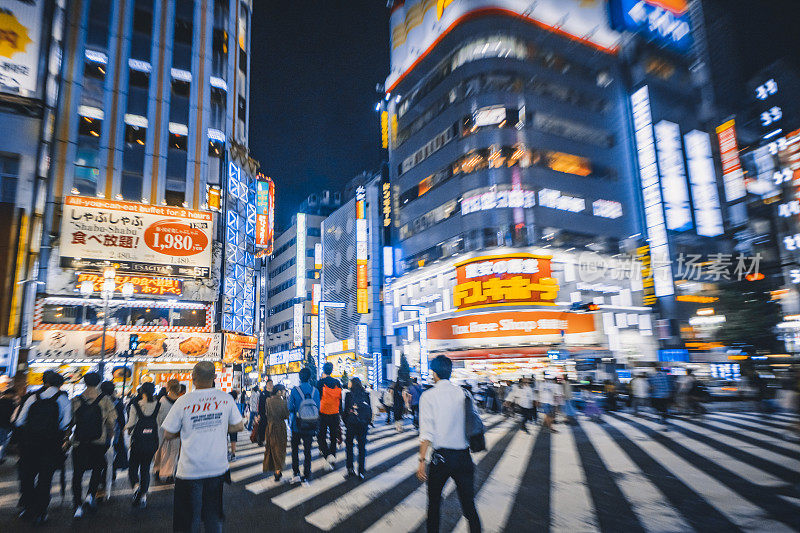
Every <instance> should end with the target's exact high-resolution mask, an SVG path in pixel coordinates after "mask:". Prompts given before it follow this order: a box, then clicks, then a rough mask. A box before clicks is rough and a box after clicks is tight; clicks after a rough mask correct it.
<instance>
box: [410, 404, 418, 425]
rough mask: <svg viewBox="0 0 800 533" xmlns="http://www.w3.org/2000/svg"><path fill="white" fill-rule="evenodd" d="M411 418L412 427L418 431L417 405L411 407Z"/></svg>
mask: <svg viewBox="0 0 800 533" xmlns="http://www.w3.org/2000/svg"><path fill="white" fill-rule="evenodd" d="M411 417H412V419H411V420H412V422H413V424H414V427H415V428H417V429H419V404H417V405H412V406H411Z"/></svg>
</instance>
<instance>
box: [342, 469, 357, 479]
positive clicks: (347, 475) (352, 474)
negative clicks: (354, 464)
mask: <svg viewBox="0 0 800 533" xmlns="http://www.w3.org/2000/svg"><path fill="white" fill-rule="evenodd" d="M354 477H356V473H355V472H354V471H352V470H348V471H347V473H346V474H345V475H344V478H345V479H351V478H354Z"/></svg>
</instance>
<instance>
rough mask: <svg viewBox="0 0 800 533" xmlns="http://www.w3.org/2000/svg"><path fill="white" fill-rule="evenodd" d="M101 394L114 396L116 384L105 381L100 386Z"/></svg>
mask: <svg viewBox="0 0 800 533" xmlns="http://www.w3.org/2000/svg"><path fill="white" fill-rule="evenodd" d="M100 392H102V393H103V394H105V395H106V396H114V383H113V382H112V381H104V382H102V383H101V384H100Z"/></svg>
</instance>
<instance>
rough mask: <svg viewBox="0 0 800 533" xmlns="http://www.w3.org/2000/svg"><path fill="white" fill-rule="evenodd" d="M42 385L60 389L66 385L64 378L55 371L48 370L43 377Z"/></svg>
mask: <svg viewBox="0 0 800 533" xmlns="http://www.w3.org/2000/svg"><path fill="white" fill-rule="evenodd" d="M42 383H44V384H45V385H47V386H48V387H60V386H61V385H63V384H64V376H62V375H61V374H59V373H58V372H56V371H54V370H47V371H45V373H44V374H43V375H42Z"/></svg>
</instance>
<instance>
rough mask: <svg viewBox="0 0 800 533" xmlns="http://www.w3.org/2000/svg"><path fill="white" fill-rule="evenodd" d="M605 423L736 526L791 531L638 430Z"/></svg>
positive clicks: (619, 423)
mask: <svg viewBox="0 0 800 533" xmlns="http://www.w3.org/2000/svg"><path fill="white" fill-rule="evenodd" d="M606 423H608V424H610V425H612V426H614V427H615V428H616V429H617V430H619V431H620V432H621V433H623V434H624V435H625V436H626V437H628V438H629V439H631V440H634V441H636V444H637V445H638V446H639V447H640V448H642V449H643V450H644V451H645V452H646V453H647V454H648V455H650V456H651V457H654V458H657V460H658V462H659V463H661V465H662V466H663V467H664V468H666V469H667V470H669V471H670V472H671V473H672V474H673V475H674V476H675V477H676V478H678V479H680V480H681V481H682V482H683V483H684V484H685V485H687V486H688V487H690V488H691V489H692V490H694V491H695V492H697V493H698V494H701V495H702V496H703V498H705V499H706V500H707V501H708V502H709V503H711V504H712V505H713V506H714V507H715V508H717V509H718V510H719V511H720V512H721V513H722V514H723V515H724V516H725V517H726V518H727V519H728V520H730V521H731V522H733V523H734V524H736V525H737V526H739V527H741V528H743V529H749V530H753V529H769V530H770V531H787V532H788V531H792V530H791V529H790V528H788V527H786V526H785V525H783V524H781V523H779V522H776V521H774V520H770V519H768V518H767V517H766V516H764V512H763V511H762V510H761V509H760V508H759V507H758V506H756V505H755V504H753V503H751V502H749V501H747V500H746V499H744V498H742V497H741V496H740V495H739V494H737V493H736V492H734V491H733V490H731V489H729V488H728V487H726V486H725V485H723V484H721V483H720V482H718V481H717V480H716V479H714V478H713V477H711V476H709V475H708V474H706V473H705V472H703V471H701V470H700V469H698V468H696V467H694V466H693V465H692V464H690V463H689V462H688V461H686V460H685V459H683V458H682V457H680V456H678V455H676V454H675V453H673V452H672V451H670V450H669V449H668V448H666V447H665V446H663V445H662V444H660V443H658V442H655V441H654V440H652V439H650V438H648V437H647V435H646V434H644V433H643V432H642V431H640V430H639V429H637V428H634V427H632V426H630V425H628V424H626V423H625V422H622V421H620V420H617V419H615V418H613V417H606ZM652 425H653V427H657V426H658V424H656V423H652Z"/></svg>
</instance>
